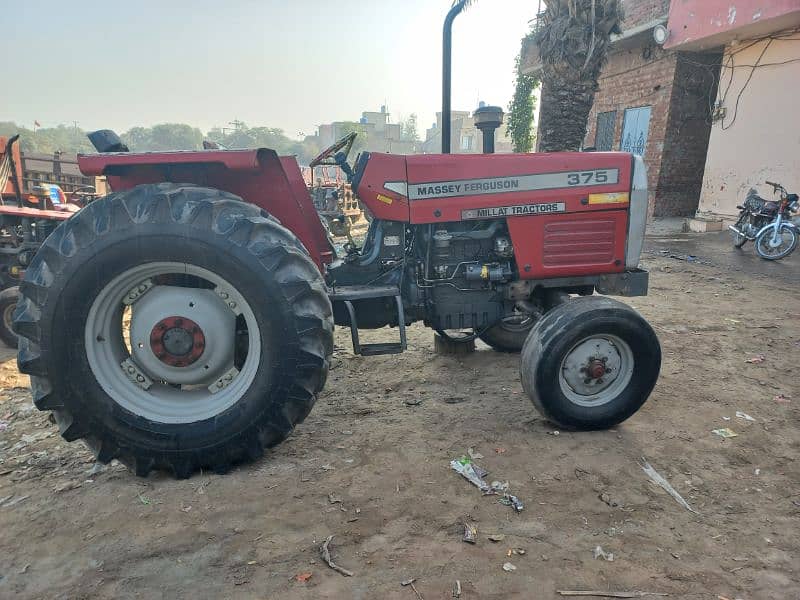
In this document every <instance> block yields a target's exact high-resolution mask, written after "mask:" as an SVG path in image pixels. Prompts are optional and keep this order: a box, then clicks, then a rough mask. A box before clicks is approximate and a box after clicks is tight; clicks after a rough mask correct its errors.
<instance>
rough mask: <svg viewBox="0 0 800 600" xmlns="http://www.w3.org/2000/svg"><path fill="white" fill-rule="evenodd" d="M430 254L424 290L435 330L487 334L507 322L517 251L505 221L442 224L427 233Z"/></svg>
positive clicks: (423, 280) (429, 320) (422, 284)
mask: <svg viewBox="0 0 800 600" xmlns="http://www.w3.org/2000/svg"><path fill="white" fill-rule="evenodd" d="M427 229H428V231H427V234H426V235H427V236H430V239H428V240H426V242H427V243H426V244H424V246H426V247H427V248H429V250H428V254H429V256H428V257H427V261H426V264H425V266H424V267H423V273H422V275H423V277H421V278H420V281H419V287H420V288H422V289H423V290H425V291H426V292H427V296H428V299H429V300H430V304H429V307H430V309H429V310H428V314H427V316H428V319H427V321H428V322H429V324H430V325H431V326H432V327H434V328H435V329H464V328H472V329H482V328H485V327H487V326H489V325H491V324H493V323H495V322H496V321H498V320H499V319H501V318H502V317H503V316H504V312H505V311H504V302H503V298H504V294H503V293H502V292H503V288H504V286H505V284H506V282H508V281H511V280H512V279H513V278H514V272H515V268H516V267H515V264H514V248H513V246H512V245H511V237H510V235H509V233H508V230H507V228H506V224H505V221H504V220H494V221H477V222H468V221H463V222H454V223H440V224H436V225H435V226H430V227H428V228H427Z"/></svg>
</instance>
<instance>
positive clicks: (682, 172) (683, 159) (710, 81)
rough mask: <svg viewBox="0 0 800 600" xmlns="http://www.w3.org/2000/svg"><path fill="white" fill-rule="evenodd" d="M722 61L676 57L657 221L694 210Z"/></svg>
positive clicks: (684, 54)
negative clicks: (658, 218)
mask: <svg viewBox="0 0 800 600" xmlns="http://www.w3.org/2000/svg"><path fill="white" fill-rule="evenodd" d="M721 59H722V53H721V52H719V53H707V54H692V53H687V52H681V53H679V54H678V62H677V65H676V68H675V77H674V79H673V82H672V93H671V96H670V110H669V119H668V121H667V135H666V138H665V140H664V152H663V154H662V157H661V169H660V172H659V180H658V185H657V188H656V198H655V201H656V203H655V216H676V215H690V214H692V213H694V211H695V210H696V209H697V204H698V200H699V198H700V191H701V189H702V186H703V171H704V170H705V164H706V153H707V151H708V138H709V135H710V134H711V115H710V106H709V104H710V102H713V98H714V97H715V96H716V74H717V72H718V67H717V68H715V66H716V65H719V63H720V61H721Z"/></svg>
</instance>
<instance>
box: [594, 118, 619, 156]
mask: <svg viewBox="0 0 800 600" xmlns="http://www.w3.org/2000/svg"><path fill="white" fill-rule="evenodd" d="M616 122H617V111H615V110H611V111H608V112H604V113H600V114H599V115H597V131H596V132H595V135H594V147H595V148H596V149H597V150H611V149H612V148H613V147H614V125H615V124H616Z"/></svg>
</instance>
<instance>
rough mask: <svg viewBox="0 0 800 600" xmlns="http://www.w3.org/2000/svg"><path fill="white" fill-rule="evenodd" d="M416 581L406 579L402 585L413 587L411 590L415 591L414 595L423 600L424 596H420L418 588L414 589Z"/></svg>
mask: <svg viewBox="0 0 800 600" xmlns="http://www.w3.org/2000/svg"><path fill="white" fill-rule="evenodd" d="M415 581H416V579H415V578H414V577H412V578H411V579H406V580H405V581H401V582H400V585H402V586H403V587H406V586H411V589H412V590H414V593H415V594H416V595H417V598H419V600H423V598H422V594H420V593H419V591H418V590H417V588H415V587H414V582H415Z"/></svg>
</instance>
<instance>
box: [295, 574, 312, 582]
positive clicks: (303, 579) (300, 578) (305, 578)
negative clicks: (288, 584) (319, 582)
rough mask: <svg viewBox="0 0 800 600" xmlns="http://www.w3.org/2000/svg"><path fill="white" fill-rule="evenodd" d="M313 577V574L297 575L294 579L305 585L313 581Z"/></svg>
mask: <svg viewBox="0 0 800 600" xmlns="http://www.w3.org/2000/svg"><path fill="white" fill-rule="evenodd" d="M311 575H312V574H311V573H298V574H297V575H295V576H294V578H295V580H296V581H300V582H302V583H305V582H306V581H308V580H309V579H311Z"/></svg>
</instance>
